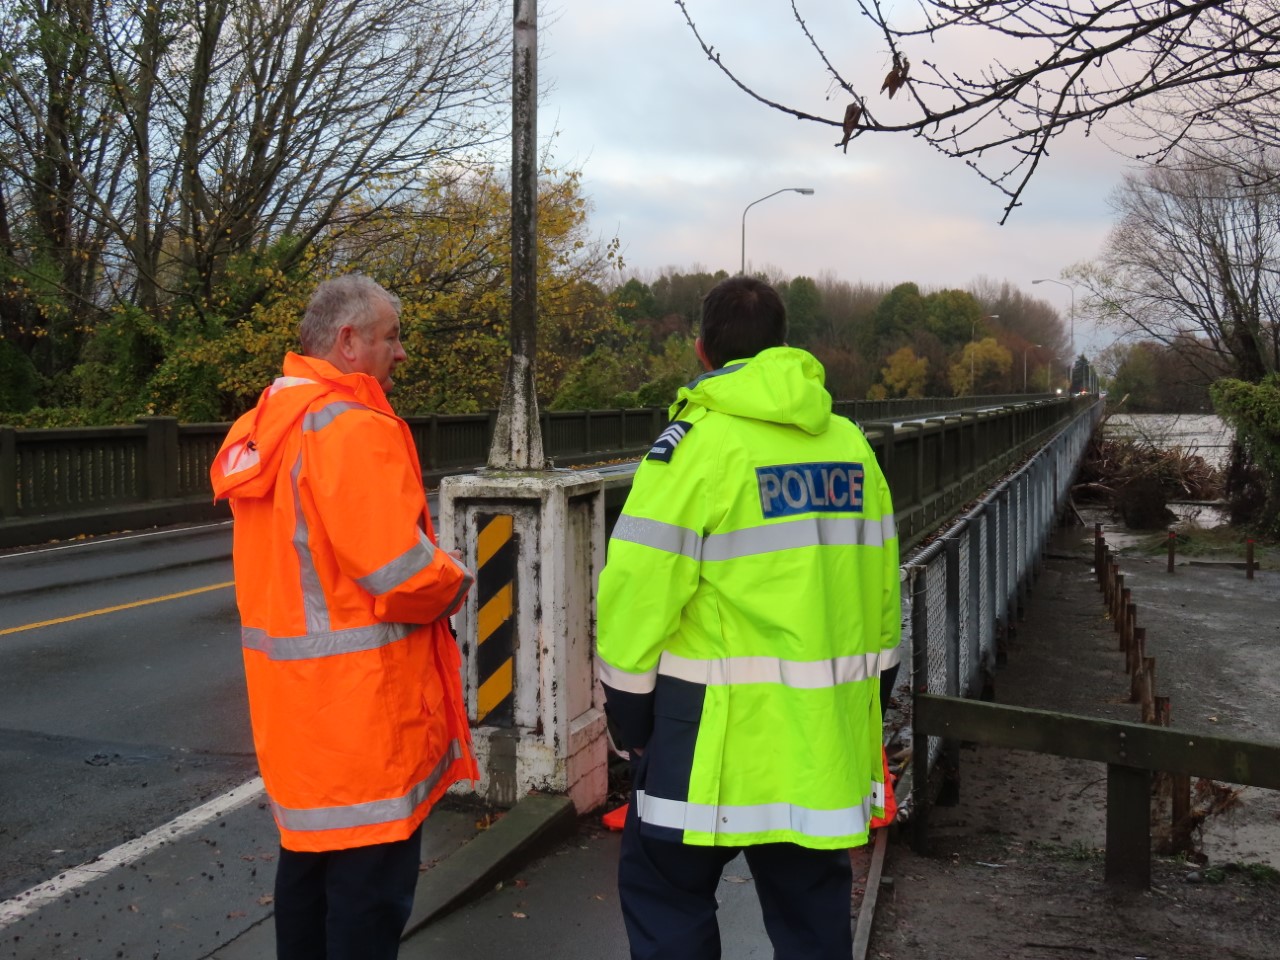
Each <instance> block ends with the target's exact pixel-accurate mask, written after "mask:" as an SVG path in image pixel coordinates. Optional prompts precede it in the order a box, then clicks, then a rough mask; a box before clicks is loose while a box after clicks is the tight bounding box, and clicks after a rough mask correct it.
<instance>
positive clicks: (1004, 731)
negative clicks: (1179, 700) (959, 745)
mask: <svg viewBox="0 0 1280 960" xmlns="http://www.w3.org/2000/svg"><path fill="white" fill-rule="evenodd" d="M913 726H914V729H915V731H916V732H917V733H920V734H928V735H930V736H935V737H946V738H947V739H949V740H954V741H970V742H974V743H982V744H986V745H989V746H994V747H1007V748H1009V749H1013V750H1029V751H1032V752H1036V753H1049V754H1054V755H1056V756H1060V757H1071V758H1074V759H1078V760H1092V761H1096V762H1099V763H1105V764H1106V765H1107V828H1106V867H1105V876H1106V879H1107V881H1108V882H1111V883H1115V884H1117V885H1121V886H1125V887H1131V888H1136V889H1141V890H1145V889H1146V888H1147V887H1148V886H1150V883H1151V778H1152V775H1153V774H1154V773H1170V774H1175V775H1179V774H1180V775H1185V776H1195V777H1207V778H1209V779H1212V780H1221V781H1224V782H1226V783H1235V784H1243V785H1247V786H1254V787H1265V788H1267V789H1270V790H1280V745H1277V744H1273V743H1262V742H1260V741H1256V740H1246V739H1239V738H1233V737H1217V736H1210V735H1208V734H1202V733H1193V732H1190V731H1185V730H1177V729H1175V728H1172V727H1159V726H1152V725H1149V724H1144V723H1129V722H1125V721H1122V720H1099V719H1094V718H1090V717H1081V716H1076V715H1074V714H1068V713H1055V712H1052V711H1048V710H1032V709H1029V708H1026V707H1012V706H1005V705H1002V704H995V703H987V702H983V701H980V700H968V699H964V698H962V697H945V696H939V695H937V694H923V693H922V694H917V695H916V696H915V700H914V713H913ZM928 806H929V805H928V804H921V805H919V806H918V807H917V809H916V810H915V814H914V829H915V831H916V833H915V837H916V842H917V843H918V844H920V845H923V844H924V841H925V837H926V836H927V833H926V831H927V828H928Z"/></svg>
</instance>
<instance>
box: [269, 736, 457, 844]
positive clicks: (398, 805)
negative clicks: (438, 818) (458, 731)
mask: <svg viewBox="0 0 1280 960" xmlns="http://www.w3.org/2000/svg"><path fill="white" fill-rule="evenodd" d="M462 756H463V751H462V744H461V743H459V742H458V741H457V740H451V741H450V742H449V749H448V751H447V752H446V753H445V755H444V756H443V757H441V759H440V762H439V763H437V764H436V765H435V768H434V769H433V770H432V771H431V773H429V774H428V775H427V777H426V778H425V779H424V780H421V781H419V782H418V783H416V784H414V786H413V789H411V790H410V791H409V792H408V793H406V794H405V795H404V796H402V797H391V798H390V799H387V800H370V801H368V802H367V803H353V804H351V805H349V806H343V807H311V808H307V809H300V810H299V809H293V808H290V807H283V806H281V805H280V804H278V803H276V802H275V801H274V800H272V801H271V808H272V810H273V811H274V812H275V815H276V821H277V822H278V823H279V824H280V826H281V827H282V828H284V829H285V830H299V831H302V830H341V829H344V828H347V827H368V826H373V825H374V824H378V823H390V822H393V821H395V820H403V819H405V818H406V817H408V816H411V815H412V814H413V811H414V810H416V809H417V808H418V805H419V804H421V803H422V801H424V800H426V799H427V797H428V796H429V795H430V794H431V791H432V790H433V789H435V787H436V786H437V785H438V784H439V783H440V781H441V779H442V778H443V777H444V774H445V771H446V770H448V769H449V765H450V764H451V763H453V762H454V761H455V760H458V759H461V757H462Z"/></svg>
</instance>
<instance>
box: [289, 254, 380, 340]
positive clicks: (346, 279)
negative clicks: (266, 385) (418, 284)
mask: <svg viewBox="0 0 1280 960" xmlns="http://www.w3.org/2000/svg"><path fill="white" fill-rule="evenodd" d="M379 301H382V302H385V303H389V304H391V306H392V308H393V309H394V310H395V312H396V314H397V316H398V315H399V313H400V298H399V297H397V296H396V295H395V294H394V293H390V292H389V291H387V290H385V289H383V288H382V286H381V285H380V284H378V283H376V282H374V281H373V280H371V279H370V278H369V277H366V276H365V275H364V274H360V273H348V274H346V275H345V276H341V277H334V278H333V279H332V280H325V281H323V282H322V283H321V284H320V285H319V286H318V287H316V290H315V293H313V294H312V295H311V300H310V302H308V303H307V312H306V313H304V314H303V315H302V323H301V324H299V326H298V340H299V341H300V342H301V344H302V352H303V353H304V354H305V355H306V356H308V357H323V356H324V355H325V354H327V353H328V352H329V351H330V350H331V349H332V348H333V343H334V341H335V340H336V339H337V338H338V331H339V330H340V329H342V327H344V326H346V325H348V324H349V325H351V326H353V327H355V328H356V329H358V330H361V331H363V330H364V328H365V327H366V326H368V325H369V323H370V322H371V321H372V320H373V313H374V310H375V309H376V308H377V304H378V302H379Z"/></svg>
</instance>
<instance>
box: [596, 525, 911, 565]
mask: <svg viewBox="0 0 1280 960" xmlns="http://www.w3.org/2000/svg"><path fill="white" fill-rule="evenodd" d="M897 534H898V528H897V525H896V524H895V523H894V520H893V517H892V516H891V515H890V516H884V517H881V518H880V519H878V520H869V519H866V518H865V517H802V518H800V519H798V520H788V521H786V522H784V523H769V524H762V525H761V526H758V527H744V528H743V529H741V530H734V531H732V532H730V533H713V534H710V535H709V536H706V537H700V536H699V535H698V534H697V533H696V532H695V531H693V530H690V529H689V528H688V527H681V526H679V525H677V524H674V523H663V522H662V521H661V520H651V519H648V518H646V517H632V516H628V515H626V514H623V515H622V516H621V517H619V518H618V522H617V523H616V524H615V525H614V528H613V539H614V540H623V541H626V542H628V543H638V544H640V545H642V546H646V547H653V548H654V549H655V550H661V551H663V552H664V553H675V554H679V555H681V556H685V557H688V558H690V559H691V560H700V561H708V562H710V561H716V560H737V559H739V558H741V557H751V556H758V555H760V554H764V553H774V552H776V551H779V550H794V549H796V548H798V547H820V546H836V547H846V546H867V547H882V546H884V545H885V544H886V543H887V542H888V541H889V540H891V539H892V538H893V537H896V536H897Z"/></svg>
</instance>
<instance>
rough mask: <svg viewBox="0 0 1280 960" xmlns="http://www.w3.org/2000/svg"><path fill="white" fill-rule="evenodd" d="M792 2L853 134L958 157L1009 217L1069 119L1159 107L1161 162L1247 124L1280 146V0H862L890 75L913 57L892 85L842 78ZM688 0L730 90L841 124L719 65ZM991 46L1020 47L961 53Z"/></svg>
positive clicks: (688, 0)
mask: <svg viewBox="0 0 1280 960" xmlns="http://www.w3.org/2000/svg"><path fill="white" fill-rule="evenodd" d="M787 2H788V4H789V6H790V8H791V12H792V16H793V18H794V20H795V22H796V24H797V26H798V29H799V30H800V32H801V34H802V35H803V37H804V39H805V42H806V43H807V45H808V46H809V47H810V48H811V49H812V50H813V51H814V54H815V55H816V57H817V58H818V60H819V61H820V63H821V64H822V67H823V70H824V71H825V72H826V73H827V74H828V75H829V76H830V78H831V80H830V83H831V85H833V86H834V87H838V88H839V89H841V90H843V91H844V92H846V93H847V94H848V95H849V97H850V98H852V99H853V100H854V101H856V102H858V103H861V104H862V105H863V110H862V112H861V114H860V117H859V119H858V122H857V124H856V129H855V130H854V131H853V132H852V134H851V136H850V138H849V139H851V140H856V139H858V138H859V137H865V136H869V135H874V134H894V133H898V134H901V133H908V134H911V135H913V136H917V137H920V138H921V139H923V140H924V141H925V142H927V143H928V144H930V145H931V146H932V147H933V148H934V149H936V150H938V151H939V152H941V153H943V154H944V155H946V156H948V157H953V158H956V159H962V160H963V161H964V162H965V163H966V164H968V166H970V167H971V168H972V169H973V170H974V171H975V172H976V173H977V174H978V175H979V176H980V177H981V178H982V179H983V180H985V181H986V182H987V183H989V184H991V185H992V186H994V187H995V188H997V189H998V190H999V191H1000V192H1001V193H1002V194H1003V195H1004V197H1005V206H1004V216H1003V217H1002V220H1001V222H1004V221H1005V220H1007V219H1008V217H1009V215H1010V214H1011V212H1012V211H1013V209H1014V208H1015V207H1017V206H1018V205H1019V204H1020V202H1021V197H1022V194H1023V193H1024V191H1025V189H1026V187H1027V185H1028V183H1029V182H1030V180H1031V178H1032V177H1033V176H1034V174H1035V173H1036V171H1037V170H1038V168H1039V166H1040V164H1041V162H1042V161H1043V159H1044V157H1045V156H1046V155H1047V154H1048V152H1049V147H1050V144H1051V142H1052V140H1053V138H1054V137H1056V136H1058V135H1059V134H1061V133H1062V132H1063V131H1064V130H1066V129H1067V128H1068V127H1072V126H1082V127H1083V128H1084V129H1085V130H1086V132H1089V131H1091V130H1092V129H1093V127H1094V125H1095V124H1098V123H1099V122H1102V121H1116V120H1120V119H1125V120H1127V121H1129V122H1132V121H1133V118H1134V117H1141V116H1143V115H1144V114H1146V113H1147V112H1152V113H1155V114H1158V115H1159V116H1161V117H1163V118H1164V119H1165V121H1166V123H1165V124H1164V125H1159V124H1148V126H1147V133H1148V134H1149V135H1150V136H1151V137H1153V138H1155V139H1156V140H1157V142H1158V146H1157V147H1156V148H1155V149H1154V150H1152V151H1146V155H1148V156H1150V155H1154V156H1157V157H1158V156H1166V155H1167V154H1168V151H1169V150H1171V149H1173V148H1174V147H1175V146H1177V145H1179V144H1184V145H1185V143H1186V142H1187V141H1188V140H1195V141H1200V140H1205V139H1214V138H1221V137H1224V136H1227V135H1240V134H1242V133H1247V134H1248V135H1250V136H1252V137H1254V138H1259V139H1265V140H1266V141H1267V142H1271V143H1275V142H1277V133H1280V130H1278V129H1277V123H1276V121H1275V119H1274V117H1275V115H1276V110H1275V109H1274V108H1275V106H1276V104H1277V101H1278V100H1280V97H1278V96H1277V94H1278V93H1280V90H1278V87H1280V80H1278V79H1277V71H1276V67H1277V66H1280V10H1278V9H1277V4H1276V0H1260V2H1255V0H1225V2H1223V0H1197V2H1190V3H1176V2H1171V0H1112V2H1105V3H1097V2H1093V0H960V2H950V0H920V3H919V5H918V8H917V11H916V12H917V14H918V16H916V17H915V22H912V21H911V11H909V10H908V11H905V12H903V11H902V8H901V7H894V9H893V11H892V12H890V11H889V10H888V9H887V8H885V7H884V6H883V5H882V4H881V2H880V0H858V2H857V9H858V10H859V11H860V13H861V14H862V16H863V17H865V18H866V20H867V21H869V23H870V24H871V26H872V29H873V30H875V31H876V32H877V33H878V34H879V36H880V37H881V38H882V39H883V41H884V42H885V43H886V44H887V45H888V50H889V53H890V56H891V57H892V61H893V64H894V68H895V70H897V69H898V68H899V66H900V65H906V64H908V63H910V64H911V65H912V70H911V71H910V72H908V71H907V70H905V69H903V70H901V77H900V78H899V82H894V83H890V82H888V78H886V79H885V82H884V83H881V80H880V78H879V77H874V78H873V77H868V76H862V75H860V76H858V77H856V78H855V77H850V76H845V75H843V74H842V73H841V72H840V71H839V70H838V69H837V68H836V67H835V66H834V63H833V61H832V59H831V58H830V57H829V56H828V53H827V51H828V49H830V44H829V43H828V44H824V43H821V42H819V39H818V38H817V37H816V36H815V35H814V33H813V32H812V31H811V30H810V28H809V26H808V24H807V23H806V20H805V18H804V16H803V15H802V14H801V12H800V9H799V5H798V0H787ZM692 4H693V0H676V5H677V6H678V7H679V8H680V11H681V14H682V15H683V16H684V19H685V22H686V23H687V24H688V26H689V29H690V30H691V31H692V33H693V35H694V37H695V39H696V40H697V42H698V44H699V45H700V46H701V47H702V50H703V52H704V53H705V54H706V56H707V57H708V59H710V60H711V61H712V63H714V64H715V66H716V68H717V69H718V70H720V71H721V72H722V73H723V74H724V75H725V76H726V77H727V78H728V79H729V80H730V81H731V82H732V83H733V84H734V85H735V86H736V87H738V88H739V89H740V90H742V91H743V92H744V93H746V94H747V95H748V96H750V97H752V98H753V99H754V100H756V101H757V102H759V103H761V104H763V105H765V106H767V107H769V108H771V109H774V110H778V111H780V112H783V113H786V114H788V115H791V116H794V117H796V118H798V119H801V120H807V121H810V122H815V123H823V124H829V125H831V126H834V127H837V128H840V127H841V125H842V122H843V118H842V117H841V118H832V117H823V116H820V115H818V114H816V113H813V112H810V111H808V110H806V109H803V108H802V107H801V106H800V105H797V104H792V103H786V102H783V101H782V100H781V99H780V98H777V97H772V96H770V95H769V94H768V93H767V90H768V89H769V87H770V86H771V85H773V84H774V83H776V82H777V81H776V80H775V78H772V77H770V76H767V75H766V76H761V77H760V78H758V79H757V78H755V77H748V76H746V75H745V74H744V73H743V72H742V71H741V70H740V69H739V68H737V67H733V66H730V64H728V63H727V62H725V59H724V58H723V57H722V55H721V54H720V53H719V52H717V51H716V50H715V49H714V47H713V46H712V44H711V42H710V40H708V39H707V38H705V37H704V35H703V33H701V32H700V31H699V28H698V25H697V22H696V20H695V18H694V16H693V14H692V13H691V10H690V7H691V6H692ZM1009 41H1017V44H1016V46H1015V45H1012V44H1010V43H1009ZM934 46H936V47H939V48H941V49H942V51H943V56H942V57H941V58H939V59H937V60H930V59H927V58H926V57H924V56H922V55H921V54H922V53H923V52H924V51H925V50H926V49H927V48H928V47H934ZM983 49H999V50H1002V51H1004V50H1008V51H1013V56H1011V57H1009V55H1008V54H1006V55H1005V56H1007V57H1009V58H1008V59H999V58H998V57H997V58H993V59H991V60H990V61H989V62H986V63H976V64H975V63H973V62H965V60H964V57H965V55H966V54H968V55H969V56H970V60H971V59H972V56H974V55H976V54H977V53H979V52H980V51H982V50H983ZM916 64H919V68H918V69H916V67H915V65H916ZM890 76H891V77H892V76H893V74H891V75H890ZM873 84H880V87H879V88H877V87H876V86H874V85H873ZM899 87H901V88H903V89H905V90H906V91H907V93H908V94H909V98H910V102H911V104H912V109H911V110H910V112H909V114H908V115H907V116H905V117H903V118H901V119H893V120H889V119H880V118H877V116H876V115H875V114H874V113H873V112H872V111H871V110H870V109H869V102H870V100H871V94H872V93H874V92H881V91H882V92H884V93H886V94H888V95H889V96H892V94H893V93H895V92H896V91H897V89H898V88H899ZM829 89H830V88H829ZM816 93H818V91H815V94H816ZM1268 108H1269V109H1268ZM836 145H837V146H841V145H842V143H841V142H838V143H837V144H836Z"/></svg>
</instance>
